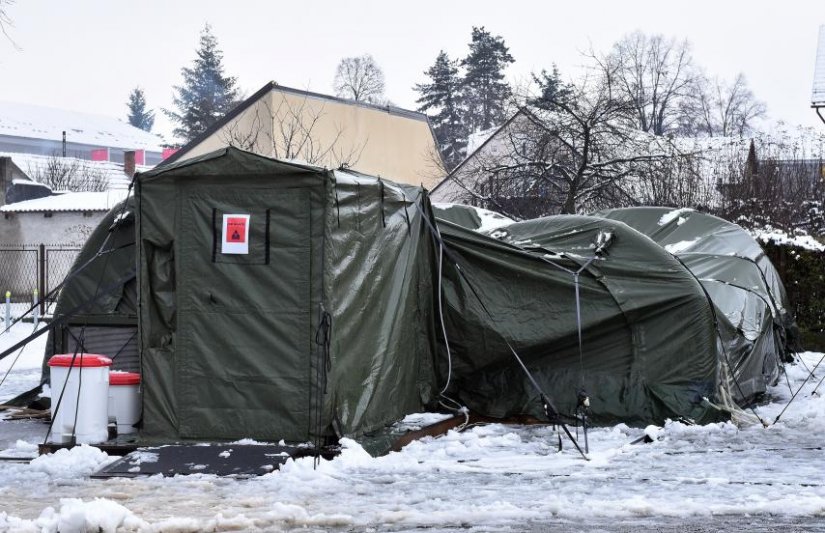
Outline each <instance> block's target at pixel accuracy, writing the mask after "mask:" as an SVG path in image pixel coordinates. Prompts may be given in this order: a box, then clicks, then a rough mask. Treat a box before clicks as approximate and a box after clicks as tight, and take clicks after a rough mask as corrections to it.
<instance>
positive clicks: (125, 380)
mask: <svg viewBox="0 0 825 533" xmlns="http://www.w3.org/2000/svg"><path fill="white" fill-rule="evenodd" d="M109 418H110V419H111V418H113V419H114V420H115V423H117V434H118V435H124V434H128V433H135V432H136V431H137V430H136V429H135V427H134V425H135V424H136V423H137V421H138V420H140V374H136V373H134V372H117V371H114V372H110V373H109Z"/></svg>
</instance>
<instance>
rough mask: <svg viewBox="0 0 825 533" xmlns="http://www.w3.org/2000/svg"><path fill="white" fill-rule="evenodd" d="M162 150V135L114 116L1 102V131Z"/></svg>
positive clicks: (33, 137) (54, 139) (100, 144)
mask: <svg viewBox="0 0 825 533" xmlns="http://www.w3.org/2000/svg"><path fill="white" fill-rule="evenodd" d="M64 131H65V132H66V138H67V140H68V141H69V142H74V143H80V144H89V145H95V146H104V147H113V148H124V149H127V150H132V149H137V150H149V151H152V152H161V151H162V150H163V148H162V147H161V143H162V139H161V138H160V136H158V135H155V134H153V133H149V132H146V131H143V130H141V129H140V128H136V127H134V126H132V125H130V124H127V123H125V122H122V121H120V120H117V119H115V118H112V117H107V116H104V115H97V114H94V113H82V112H78V111H67V110H65V109H55V108H51V107H44V106H38V105H31V104H20V103H16V102H0V135H8V136H13V137H26V138H30V139H48V140H53V141H59V140H61V139H62V136H63V132H64Z"/></svg>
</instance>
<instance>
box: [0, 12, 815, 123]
mask: <svg viewBox="0 0 825 533" xmlns="http://www.w3.org/2000/svg"><path fill="white" fill-rule="evenodd" d="M8 12H9V13H8V14H9V16H10V17H11V18H12V20H13V22H14V27H13V28H11V29H10V34H11V36H12V37H13V39H14V40H15V41H16V43H17V45H18V46H19V48H20V49H19V50H15V49H14V47H13V46H12V45H11V44H10V43H8V42H7V41H5V40H0V80H2V83H0V100H8V101H18V102H25V103H32V104H41V105H49V106H53V107H60V108H65V109H73V110H78V111H92V112H97V113H102V114H107V115H112V116H116V117H119V118H125V116H126V106H125V102H126V99H127V96H128V94H129V92H130V91H131V89H132V88H133V87H135V86H136V85H141V86H142V87H143V88H144V90H145V91H146V96H147V100H148V102H149V105H150V106H151V107H153V108H156V109H157V108H160V107H168V106H170V105H171V100H172V89H171V87H172V85H175V84H179V83H180V81H181V76H180V69H181V67H183V66H186V65H189V64H191V61H192V59H193V58H194V54H195V49H196V47H197V44H198V37H199V33H200V31H201V29H202V28H203V26H204V24H205V23H209V24H211V25H212V27H213V31H214V33H215V35H216V36H217V38H218V42H219V43H220V46H221V48H222V49H223V51H224V64H225V65H226V69H227V72H228V73H229V74H231V75H234V76H237V77H238V81H239V83H240V86H241V88H242V89H243V90H244V91H245V92H246V93H247V94H250V93H252V92H254V91H255V90H257V89H258V88H259V87H261V86H262V85H263V84H264V83H266V82H267V81H268V80H275V81H277V82H278V83H281V84H283V85H289V86H293V87H298V88H305V89H306V88H308V89H310V90H313V91H318V92H325V93H329V92H332V88H331V85H332V78H333V76H334V73H335V67H336V64H337V63H338V61H339V60H340V58H341V57H344V56H352V55H360V54H363V53H367V52H368V53H371V54H372V55H373V56H374V57H375V58H376V60H377V61H378V63H379V64H380V66H381V67H382V68H383V70H384V73H385V76H386V81H387V96H388V97H389V98H390V100H392V101H393V102H394V103H395V104H397V105H400V106H402V107H407V108H414V107H415V97H416V95H415V93H414V92H413V91H412V86H413V84H415V83H417V82H421V81H424V76H423V71H424V70H425V69H427V68H428V67H429V66H430V65H431V64H432V63H433V61H434V60H435V57H436V55H437V54H438V51H439V50H440V49H444V50H446V51H447V53H448V54H450V56H452V57H461V56H463V55H465V54H466V51H467V43H468V41H469V40H470V32H471V28H472V26H474V25H476V26H481V25H483V26H486V27H487V29H488V30H490V31H492V32H493V33H495V34H499V35H502V36H503V37H504V39H505V41H506V43H507V44H508V46H509V47H510V52H511V54H512V55H513V57H514V58H515V59H516V63H515V64H514V65H513V66H512V67H511V68H510V69H509V71H508V74H509V76H510V77H511V79H514V80H517V79H524V78H526V77H527V76H528V75H529V73H530V72H531V71H535V70H540V69H541V68H547V67H550V65H551V64H552V63H554V62H555V63H556V64H558V66H559V68H560V70H561V71H562V74H563V75H564V76H567V77H572V76H575V75H576V73H577V71H578V70H579V69H580V68H581V66H582V64H583V63H584V60H583V58H582V55H581V53H582V52H583V51H586V50H588V49H590V48H591V47H592V48H593V49H594V50H596V51H602V50H606V49H607V48H608V47H609V46H610V45H611V44H612V43H613V42H614V41H616V40H617V39H618V38H620V37H621V36H622V35H624V34H625V33H628V32H631V31H633V30H636V29H640V30H642V31H645V32H658V33H663V34H665V35H669V36H671V35H672V36H675V37H678V38H687V39H688V40H690V42H691V43H692V44H693V52H694V58H695V60H696V62H697V63H698V64H699V65H702V66H704V67H705V69H706V70H707V71H708V73H709V74H711V75H719V76H722V77H725V78H732V77H733V76H734V75H735V74H736V73H737V72H740V71H741V72H743V73H744V74H745V75H746V76H747V79H748V81H749V83H750V85H751V88H752V89H753V91H754V93H755V94H756V96H757V97H758V98H759V99H761V100H763V101H764V102H765V103H766V104H767V106H768V112H769V114H770V117H771V118H772V119H775V120H778V119H781V120H785V121H787V122H790V123H795V124H796V123H801V124H805V125H810V126H821V123H820V122H819V121H818V119H817V118H816V116H815V114H814V113H813V111H812V110H811V109H810V107H809V106H810V96H811V82H812V79H813V66H814V57H815V52H816V39H817V29H818V27H819V25H821V24H825V0H806V1H793V0H783V1H779V0H774V1H764V0H759V1H747V2H746V1H728V0H692V1H690V2H687V1H683V2H674V1H665V0H658V1H647V0H589V1H581V2H563V3H562V2H547V1H536V2H526V1H524V2H520V1H515V0H509V1H502V0H496V1H486V0H474V1H466V2H465V1H461V2H459V1H450V0H438V1H431V0H414V1H411V2H391V1H383V2H382V1H368V0H364V1H354V0H337V1H324V2H321V1H306V0H304V1H298V2H283V1H282V2H275V1H258V2H253V1H243V0H235V1H234V2H229V1H226V0H221V1H217V0H142V1H140V2H123V1H112V0H71V1H68V0H17V2H16V3H15V4H14V5H12V6H11V7H10V8H9V9H8ZM157 114H158V119H157V120H156V128H155V129H156V131H159V132H160V133H168V132H169V131H170V127H169V124H168V122H167V121H166V120H165V119H164V118H163V117H161V116H160V115H161V113H159V112H158V113H157ZM823 127H825V126H823Z"/></svg>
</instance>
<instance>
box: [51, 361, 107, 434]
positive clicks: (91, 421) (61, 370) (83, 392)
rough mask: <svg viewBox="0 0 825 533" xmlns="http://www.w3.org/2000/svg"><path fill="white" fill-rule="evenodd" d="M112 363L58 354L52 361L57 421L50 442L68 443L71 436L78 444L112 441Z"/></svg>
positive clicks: (54, 411) (53, 398)
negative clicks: (110, 416)
mask: <svg viewBox="0 0 825 533" xmlns="http://www.w3.org/2000/svg"><path fill="white" fill-rule="evenodd" d="M111 364H112V360H111V359H109V358H108V357H106V356H104V355H99V354H93V353H77V354H71V353H67V354H59V355H55V356H53V357H52V358H51V359H49V371H50V376H51V390H52V418H53V419H54V422H53V424H52V432H51V437H50V442H54V443H58V444H61V443H65V442H69V441H70V440H71V438H72V434H74V436H75V439H76V442H77V443H78V444H98V443H101V442H105V441H106V440H107V439H108V438H109V430H108V428H107V425H108V422H109V417H108V413H107V407H108V406H107V399H108V397H109V366H111ZM61 393H62V395H63V397H62V399H61ZM58 402H60V405H58Z"/></svg>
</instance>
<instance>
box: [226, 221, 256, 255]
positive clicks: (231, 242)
mask: <svg viewBox="0 0 825 533" xmlns="http://www.w3.org/2000/svg"><path fill="white" fill-rule="evenodd" d="M221 235H223V238H222V242H221V253H222V254H248V253H249V215H224V216H223V231H222V232H221Z"/></svg>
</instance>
